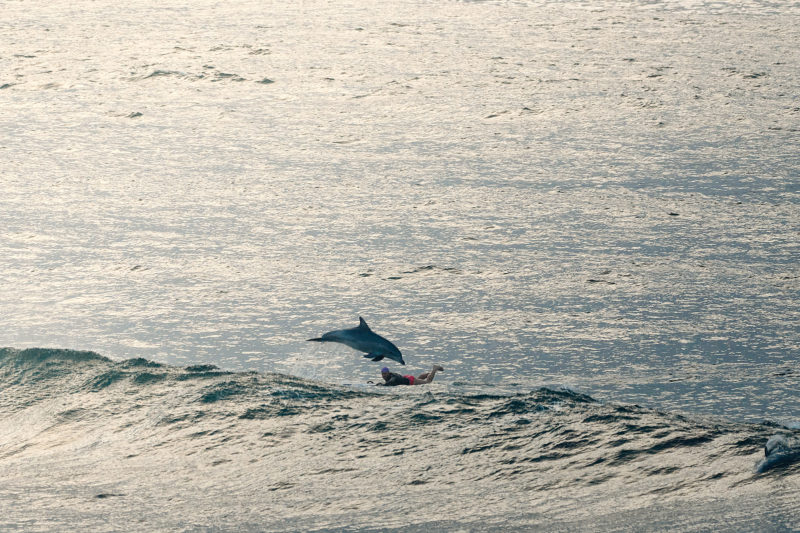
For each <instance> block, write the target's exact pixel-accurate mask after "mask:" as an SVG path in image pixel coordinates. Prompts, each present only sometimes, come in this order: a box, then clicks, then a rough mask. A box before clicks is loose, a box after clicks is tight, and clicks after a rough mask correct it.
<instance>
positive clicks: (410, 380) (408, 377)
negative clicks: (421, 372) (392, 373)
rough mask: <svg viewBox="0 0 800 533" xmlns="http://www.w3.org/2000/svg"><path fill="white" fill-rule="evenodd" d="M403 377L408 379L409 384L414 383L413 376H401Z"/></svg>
mask: <svg viewBox="0 0 800 533" xmlns="http://www.w3.org/2000/svg"><path fill="white" fill-rule="evenodd" d="M403 377H404V378H406V379H407V380H408V384H409V385H413V384H414V376H403Z"/></svg>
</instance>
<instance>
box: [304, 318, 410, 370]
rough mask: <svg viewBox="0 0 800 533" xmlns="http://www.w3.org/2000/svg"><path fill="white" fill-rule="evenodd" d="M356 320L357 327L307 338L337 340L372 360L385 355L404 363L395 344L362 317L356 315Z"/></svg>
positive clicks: (319, 340)
mask: <svg viewBox="0 0 800 533" xmlns="http://www.w3.org/2000/svg"><path fill="white" fill-rule="evenodd" d="M358 320H359V324H358V327H355V328H350V329H337V330H334V331H329V332H328V333H325V334H324V335H323V336H322V337H317V338H316V339H308V340H310V341H316V342H338V343H341V344H344V345H345V346H349V347H351V348H352V349H354V350H358V351H359V352H366V355H364V357H369V358H370V359H371V360H372V361H380V360H381V359H383V358H384V357H386V358H387V359H391V360H393V361H397V362H398V363H400V364H401V365H405V364H406V362H405V361H403V355H402V354H401V353H400V350H398V349H397V346H395V345H394V344H392V343H391V342H389V341H388V340H386V339H384V338H383V337H381V336H380V335H378V334H377V333H374V332H373V331H372V330H371V329H369V326H368V325H367V322H366V321H365V320H364V319H363V318H361V317H358Z"/></svg>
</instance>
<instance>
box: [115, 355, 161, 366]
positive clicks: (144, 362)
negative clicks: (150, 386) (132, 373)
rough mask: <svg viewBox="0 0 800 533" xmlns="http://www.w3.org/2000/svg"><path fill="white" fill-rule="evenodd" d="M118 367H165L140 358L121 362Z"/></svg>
mask: <svg viewBox="0 0 800 533" xmlns="http://www.w3.org/2000/svg"><path fill="white" fill-rule="evenodd" d="M119 366H120V367H122V368H164V366H165V365H162V364H161V363H156V362H155V361H150V360H148V359H144V358H142V357H136V358H133V359H126V360H125V361H122V362H121V363H119Z"/></svg>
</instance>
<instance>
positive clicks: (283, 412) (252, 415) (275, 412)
mask: <svg viewBox="0 0 800 533" xmlns="http://www.w3.org/2000/svg"><path fill="white" fill-rule="evenodd" d="M303 411H304V409H303V408H302V406H299V405H289V404H271V405H270V404H261V405H260V406H258V407H250V408H248V409H247V410H246V411H245V412H244V413H242V414H241V415H239V418H240V419H242V420H269V419H272V418H276V417H284V416H295V415H299V414H301V413H302V412H303Z"/></svg>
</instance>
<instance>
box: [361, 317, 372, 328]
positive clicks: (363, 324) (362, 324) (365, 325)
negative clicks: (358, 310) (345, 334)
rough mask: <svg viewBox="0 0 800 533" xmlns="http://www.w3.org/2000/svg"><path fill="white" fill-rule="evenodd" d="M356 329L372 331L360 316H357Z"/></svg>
mask: <svg viewBox="0 0 800 533" xmlns="http://www.w3.org/2000/svg"><path fill="white" fill-rule="evenodd" d="M358 329H365V330H367V331H372V330H371V329H369V326H368V325H367V321H366V320H364V319H363V318H361V317H358Z"/></svg>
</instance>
